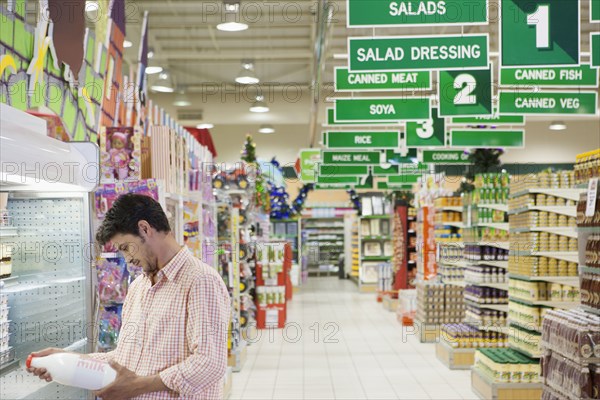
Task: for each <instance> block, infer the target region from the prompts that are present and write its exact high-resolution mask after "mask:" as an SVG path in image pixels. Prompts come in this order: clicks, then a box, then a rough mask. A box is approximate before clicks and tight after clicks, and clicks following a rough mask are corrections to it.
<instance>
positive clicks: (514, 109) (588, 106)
mask: <svg viewBox="0 0 600 400" xmlns="http://www.w3.org/2000/svg"><path fill="white" fill-rule="evenodd" d="M500 113H502V114H520V115H527V114H534V115H535V114H547V115H564V114H577V115H597V114H598V93H596V92H583V91H582V92H544V93H540V92H536V93H531V92H526V93H523V92H502V91H501V92H500Z"/></svg>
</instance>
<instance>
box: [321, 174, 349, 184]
mask: <svg viewBox="0 0 600 400" xmlns="http://www.w3.org/2000/svg"><path fill="white" fill-rule="evenodd" d="M317 183H327V184H331V185H342V184H351V185H355V184H357V183H358V177H356V176H331V175H327V176H321V175H317Z"/></svg>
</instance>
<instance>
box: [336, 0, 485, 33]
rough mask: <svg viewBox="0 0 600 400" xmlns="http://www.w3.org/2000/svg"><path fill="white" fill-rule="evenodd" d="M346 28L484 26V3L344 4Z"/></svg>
mask: <svg viewBox="0 0 600 400" xmlns="http://www.w3.org/2000/svg"><path fill="white" fill-rule="evenodd" d="M346 13H347V21H346V22H347V27H354V28H356V27H366V28H369V27H377V26H380V27H381V26H422V25H455V24H460V25H474V24H487V1H486V0H444V1H439V0H438V1H426V0H399V1H390V0H347V2H346Z"/></svg>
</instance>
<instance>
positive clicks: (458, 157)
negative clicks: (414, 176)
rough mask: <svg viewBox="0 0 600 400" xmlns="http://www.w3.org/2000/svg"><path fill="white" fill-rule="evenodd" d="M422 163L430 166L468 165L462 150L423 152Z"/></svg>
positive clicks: (467, 159) (467, 157) (466, 155)
mask: <svg viewBox="0 0 600 400" xmlns="http://www.w3.org/2000/svg"><path fill="white" fill-rule="evenodd" d="M423 162H425V163H430V164H470V162H469V155H468V154H466V153H465V152H464V151H462V150H423Z"/></svg>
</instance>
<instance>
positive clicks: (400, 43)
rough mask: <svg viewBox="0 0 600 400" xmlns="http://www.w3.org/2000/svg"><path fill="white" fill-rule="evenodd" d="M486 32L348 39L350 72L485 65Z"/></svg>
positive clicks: (465, 67) (486, 58)
mask: <svg viewBox="0 0 600 400" xmlns="http://www.w3.org/2000/svg"><path fill="white" fill-rule="evenodd" d="M488 39H489V38H488V35H487V34H480V35H478V34H474V35H466V34H465V35H456V36H420V37H417V36H396V37H351V38H348V50H349V52H350V53H349V57H350V59H349V63H348V67H349V70H350V72H359V71H372V72H373V71H390V72H398V71H402V70H440V69H459V68H462V69H473V68H486V67H487V66H488V65H489V57H488V55H489V54H488V48H489V46H488V41H489V40H488Z"/></svg>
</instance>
